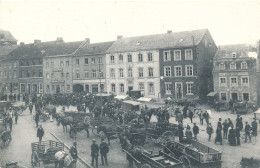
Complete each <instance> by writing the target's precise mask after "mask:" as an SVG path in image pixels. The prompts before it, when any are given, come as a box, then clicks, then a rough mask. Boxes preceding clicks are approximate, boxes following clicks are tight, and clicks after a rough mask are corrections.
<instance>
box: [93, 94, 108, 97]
mask: <svg viewBox="0 0 260 168" xmlns="http://www.w3.org/2000/svg"><path fill="white" fill-rule="evenodd" d="M96 96H97V97H99V96H101V97H107V96H111V94H108V93H97V94H96Z"/></svg>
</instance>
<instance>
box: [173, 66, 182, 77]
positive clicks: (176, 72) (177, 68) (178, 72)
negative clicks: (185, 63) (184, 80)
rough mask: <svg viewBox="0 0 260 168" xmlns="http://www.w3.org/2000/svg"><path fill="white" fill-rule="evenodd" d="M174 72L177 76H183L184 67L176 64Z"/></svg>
mask: <svg viewBox="0 0 260 168" xmlns="http://www.w3.org/2000/svg"><path fill="white" fill-rule="evenodd" d="M174 74H175V76H182V67H181V66H174Z"/></svg>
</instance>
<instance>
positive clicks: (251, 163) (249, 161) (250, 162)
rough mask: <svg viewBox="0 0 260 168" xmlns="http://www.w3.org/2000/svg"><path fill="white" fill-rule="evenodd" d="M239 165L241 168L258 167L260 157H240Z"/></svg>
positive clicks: (259, 165)
mask: <svg viewBox="0 0 260 168" xmlns="http://www.w3.org/2000/svg"><path fill="white" fill-rule="evenodd" d="M240 165H241V166H242V168H247V167H248V168H249V167H250V168H259V167H260V159H254V158H253V157H251V158H246V157H242V159H241V161H240Z"/></svg>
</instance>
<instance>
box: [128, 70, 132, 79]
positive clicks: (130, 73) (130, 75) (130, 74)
mask: <svg viewBox="0 0 260 168" xmlns="http://www.w3.org/2000/svg"><path fill="white" fill-rule="evenodd" d="M128 77H130V78H131V77H133V69H132V68H128Z"/></svg>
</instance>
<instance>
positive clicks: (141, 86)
mask: <svg viewBox="0 0 260 168" xmlns="http://www.w3.org/2000/svg"><path fill="white" fill-rule="evenodd" d="M139 90H144V83H143V82H139Z"/></svg>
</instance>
